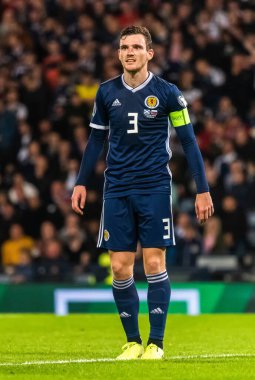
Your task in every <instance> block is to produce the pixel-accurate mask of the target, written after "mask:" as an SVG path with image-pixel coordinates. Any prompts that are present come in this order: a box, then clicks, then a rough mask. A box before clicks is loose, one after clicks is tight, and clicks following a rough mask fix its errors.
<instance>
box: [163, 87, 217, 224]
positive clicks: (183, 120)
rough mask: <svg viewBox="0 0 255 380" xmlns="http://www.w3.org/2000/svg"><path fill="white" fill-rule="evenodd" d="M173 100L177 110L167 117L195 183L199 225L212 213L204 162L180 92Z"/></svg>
mask: <svg viewBox="0 0 255 380" xmlns="http://www.w3.org/2000/svg"><path fill="white" fill-rule="evenodd" d="M177 91H179V90H178V89H177V88H176V92H177ZM175 98H177V102H176V103H177V104H174V101H173V106H175V109H176V108H177V109H176V110H175V111H172V112H170V114H169V117H170V120H171V123H172V126H173V127H174V128H175V131H176V134H177V136H178V138H179V140H180V142H181V145H182V147H183V150H184V153H185V156H186V159H187V161H188V165H189V169H190V171H191V174H192V176H193V178H194V180H195V183H196V188H197V196H196V202H195V210H196V216H197V219H198V220H199V222H200V223H204V222H205V221H206V220H207V219H208V218H209V217H210V216H212V214H213V212H214V209H213V203H212V199H211V195H210V193H209V186H208V183H207V179H206V174H205V167H204V162H203V158H202V155H201V152H200V149H199V147H198V143H197V140H196V137H195V133H194V130H193V126H192V124H191V122H190V118H189V113H188V110H187V107H186V106H187V104H186V102H185V100H184V98H183V97H182V95H181V93H180V92H179V93H178V92H177V94H176V96H175ZM178 100H179V103H178Z"/></svg>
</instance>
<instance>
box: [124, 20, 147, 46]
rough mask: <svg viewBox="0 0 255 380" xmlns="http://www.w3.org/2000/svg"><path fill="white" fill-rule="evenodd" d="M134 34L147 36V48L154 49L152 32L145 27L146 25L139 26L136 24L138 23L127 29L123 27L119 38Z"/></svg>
mask: <svg viewBox="0 0 255 380" xmlns="http://www.w3.org/2000/svg"><path fill="white" fill-rule="evenodd" d="M132 34H142V35H143V36H144V38H145V42H146V48H147V50H149V49H152V39H151V35H150V32H149V31H148V29H147V28H145V26H140V25H139V26H136V25H130V26H127V27H126V28H125V29H123V30H122V31H121V32H120V38H119V39H121V38H123V37H125V36H131V35H132Z"/></svg>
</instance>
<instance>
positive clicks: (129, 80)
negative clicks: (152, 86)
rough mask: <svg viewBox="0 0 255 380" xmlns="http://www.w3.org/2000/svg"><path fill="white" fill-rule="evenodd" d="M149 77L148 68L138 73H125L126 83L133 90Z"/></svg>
mask: <svg viewBox="0 0 255 380" xmlns="http://www.w3.org/2000/svg"><path fill="white" fill-rule="evenodd" d="M148 76H149V72H148V70H147V68H146V69H145V70H141V71H137V72H128V71H126V70H125V71H124V81H125V82H126V84H127V85H129V86H130V87H132V88H135V87H138V86H140V84H142V83H143V82H145V81H146V79H147V78H148Z"/></svg>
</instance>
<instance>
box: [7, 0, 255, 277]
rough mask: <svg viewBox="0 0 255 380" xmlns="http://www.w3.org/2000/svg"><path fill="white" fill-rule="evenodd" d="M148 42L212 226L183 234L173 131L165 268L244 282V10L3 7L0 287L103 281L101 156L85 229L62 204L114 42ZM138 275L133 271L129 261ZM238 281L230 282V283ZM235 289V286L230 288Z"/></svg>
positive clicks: (252, 111) (253, 50)
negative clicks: (213, 267) (194, 146)
mask: <svg viewBox="0 0 255 380" xmlns="http://www.w3.org/2000/svg"><path fill="white" fill-rule="evenodd" d="M129 24H141V25H143V26H146V27H148V28H149V30H150V32H151V34H152V39H153V42H154V50H155V58H154V59H153V61H152V62H151V64H150V70H151V71H152V72H153V73H155V74H156V75H160V76H161V77H162V78H164V79H166V80H168V81H169V82H172V83H175V84H176V85H177V86H178V87H179V88H180V89H181V90H182V91H183V94H184V97H185V98H186V100H187V101H188V104H189V112H190V117H191V120H192V123H193V126H194V130H195V133H196V136H197V139H198V142H199V146H200V148H201V151H202V154H203V157H204V160H205V166H206V171H207V177H208V181H209V185H210V191H211V194H212V197H213V201H214V206H215V215H214V216H213V217H212V218H211V219H210V220H209V221H208V222H207V223H206V224H205V225H204V226H199V225H198V224H197V222H196V220H195V214H194V197H195V187H194V183H193V180H192V178H191V176H190V173H189V171H188V166H187V162H186V159H185V156H184V154H183V151H182V149H181V147H180V144H179V142H178V141H177V139H176V136H175V134H174V131H173V132H172V136H171V149H172V151H173V157H172V159H171V162H170V168H171V170H172V173H173V211H174V223H175V233H176V240H177V246H176V247H175V248H172V249H169V254H168V263H169V266H171V267H176V268H177V267H181V268H187V269H188V270H190V269H192V268H196V267H197V263H198V261H199V259H201V257H202V258H203V257H209V258H210V257H211V258H213V257H218V258H220V257H222V258H223V257H225V256H226V255H227V256H228V255H230V256H233V257H235V258H236V260H237V262H238V271H239V272H238V273H239V274H242V273H246V274H247V273H250V274H252V273H254V272H255V195H254V193H255V97H254V95H255V3H254V2H253V1H252V0H250V1H245V0H243V1H240V0H239V1H236V0H226V1H223V0H204V1H191V0H190V1H189V0H183V1H177V0H173V1H163V0H146V1H145V0H140V1H139V0H123V1H119V0H105V1H102V0H93V1H92V0H2V1H1V4H0V246H1V270H0V273H1V275H0V278H2V280H7V281H11V282H14V283H22V282H26V281H76V280H77V279H80V281H85V282H88V283H95V282H100V281H107V279H108V277H109V259H108V256H107V254H106V253H105V252H103V251H102V250H99V249H97V248H96V241H97V233H98V227H99V220H100V212H101V202H102V186H103V181H104V170H105V163H104V155H103V157H102V158H101V159H100V160H99V162H98V164H97V166H96V168H95V172H94V175H93V176H92V177H91V181H90V184H89V188H88V194H87V204H86V209H85V215H84V217H79V216H78V215H76V214H74V213H73V212H72V210H71V203H70V197H71V194H72V189H73V186H74V183H75V179H76V176H77V173H78V169H79V164H80V161H81V157H82V153H83V151H84V148H85V146H86V143H87V140H88V136H89V133H90V131H89V127H88V125H89V120H90V117H91V112H92V108H93V102H94V98H95V94H96V92H97V89H98V86H99V84H100V82H102V81H105V80H107V79H109V78H112V77H114V76H116V75H119V74H120V73H121V66H120V64H119V61H118V58H117V48H118V35H119V32H120V30H121V29H122V28H124V27H125V26H127V25H129ZM138 251H139V252H138V254H137V265H138V266H139V262H140V261H141V253H140V250H139V249H138ZM240 276H241V275H240ZM240 278H242V277H240Z"/></svg>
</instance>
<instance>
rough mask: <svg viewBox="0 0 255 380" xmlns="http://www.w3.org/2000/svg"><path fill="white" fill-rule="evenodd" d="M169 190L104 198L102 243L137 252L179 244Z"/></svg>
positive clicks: (107, 247) (99, 243) (108, 247)
mask: <svg viewBox="0 0 255 380" xmlns="http://www.w3.org/2000/svg"><path fill="white" fill-rule="evenodd" d="M171 203H172V202H171V196H170V195H169V194H157V193H156V194H139V195H129V196H126V197H119V198H107V199H105V200H104V202H103V208H102V215H101V222H100V229H99V235H98V244H97V246H98V247H101V248H106V249H108V250H112V251H129V252H136V249H137V242H138V241H139V242H140V244H141V246H142V248H156V247H167V246H170V245H175V239H174V230H173V219H172V204H171Z"/></svg>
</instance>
